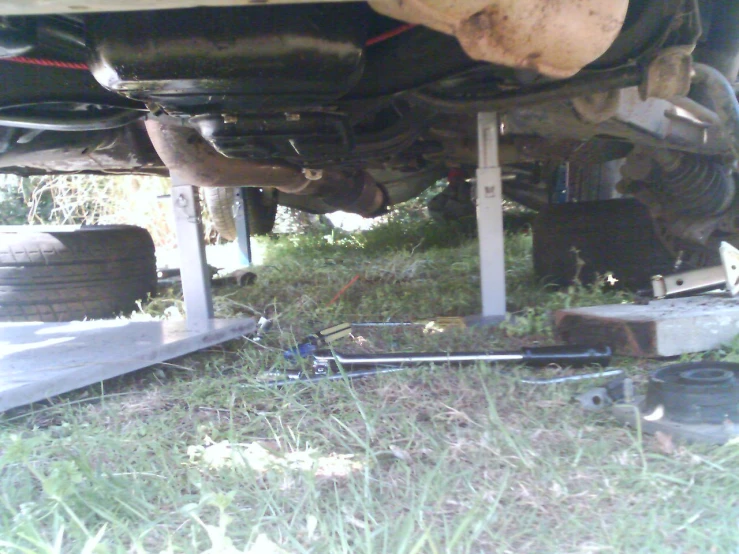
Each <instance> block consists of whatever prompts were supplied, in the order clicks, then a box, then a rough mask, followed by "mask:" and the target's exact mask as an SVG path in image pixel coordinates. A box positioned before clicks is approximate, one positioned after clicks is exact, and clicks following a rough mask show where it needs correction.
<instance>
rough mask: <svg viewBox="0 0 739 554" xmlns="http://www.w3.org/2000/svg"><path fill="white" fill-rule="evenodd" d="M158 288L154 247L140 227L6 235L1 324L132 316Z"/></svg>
mask: <svg viewBox="0 0 739 554" xmlns="http://www.w3.org/2000/svg"><path fill="white" fill-rule="evenodd" d="M156 284H157V270H156V256H155V253H154V243H153V241H152V239H151V236H150V235H149V233H148V232H147V231H146V230H145V229H142V228H140V227H134V226H130V225H111V226H108V225H101V226H89V227H80V228H72V230H68V229H60V228H44V227H1V228H0V321H43V322H58V321H76V320H82V319H100V318H106V317H111V316H115V315H118V314H121V313H127V312H128V313H130V312H131V311H133V310H135V309H136V303H137V301H139V300H146V299H147V298H148V297H149V296H151V295H153V294H154V293H155V292H156Z"/></svg>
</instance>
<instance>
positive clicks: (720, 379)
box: [645, 362, 739, 424]
mask: <svg viewBox="0 0 739 554" xmlns="http://www.w3.org/2000/svg"><path fill="white" fill-rule="evenodd" d="M660 409H662V410H664V417H665V418H669V419H670V420H672V421H674V422H677V423H688V424H723V423H725V422H727V421H731V422H737V423H739V364H735V363H729V362H697V363H688V364H675V365H670V366H666V367H663V368H661V369H658V370H657V371H655V372H654V373H652V375H651V376H650V379H649V385H648V387H647V398H646V407H645V411H646V413H652V414H657V413H658V412H659V411H660Z"/></svg>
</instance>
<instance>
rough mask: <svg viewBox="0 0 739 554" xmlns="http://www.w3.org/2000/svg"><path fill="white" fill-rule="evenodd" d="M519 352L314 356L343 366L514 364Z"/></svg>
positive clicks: (318, 359) (521, 355)
mask: <svg viewBox="0 0 739 554" xmlns="http://www.w3.org/2000/svg"><path fill="white" fill-rule="evenodd" d="M523 359H524V356H523V354H522V353H520V352H498V353H491V352H421V353H418V354H365V355H361V354H355V355H346V354H339V353H338V352H337V353H334V354H318V353H317V354H316V355H315V360H316V362H317V363H329V362H331V361H336V362H338V363H340V364H345V365H362V364H406V363H409V364H413V363H416V364H423V363H435V362H440V363H443V362H477V361H480V362H515V361H520V360H523Z"/></svg>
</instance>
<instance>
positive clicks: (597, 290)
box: [0, 221, 739, 554]
mask: <svg viewBox="0 0 739 554" xmlns="http://www.w3.org/2000/svg"><path fill="white" fill-rule="evenodd" d="M530 251H531V240H530V236H528V235H527V234H525V233H523V234H515V235H511V236H509V237H508V240H507V263H508V273H507V277H508V283H509V300H510V309H511V317H510V319H509V321H507V322H506V324H505V325H503V326H501V327H500V328H496V329H480V328H477V329H462V330H460V329H450V330H447V331H446V332H443V333H423V332H422V331H421V330H420V329H417V328H401V329H393V330H388V329H384V330H383V329H376V330H366V331H365V330H362V332H360V333H356V334H355V335H353V337H351V338H349V339H346V340H345V341H344V342H343V343H341V344H340V346H339V347H340V349H341V350H342V351H355V352H373V351H383V350H389V349H392V350H396V351H402V350H405V351H411V350H451V349H455V350H466V349H483V348H487V349H490V348H518V347H520V346H521V345H522V344H527V345H529V344H535V343H541V344H547V343H551V342H552V341H553V338H552V335H551V320H550V317H549V316H550V313H551V310H552V309H554V308H557V307H560V306H565V305H583V304H596V303H602V302H624V301H629V297H628V295H626V294H625V293H621V292H618V291H613V290H610V289H608V288H606V285H605V284H604V283H600V284H599V285H597V286H594V287H583V286H573V287H570V288H569V289H565V290H559V291H555V290H552V289H547V288H546V287H544V286H542V285H541V284H540V283H537V282H536V281H535V279H534V278H533V276H532V274H531V259H530ZM268 254H269V258H268V260H267V262H266V263H265V265H264V266H262V267H259V268H257V269H256V270H255V271H256V273H257V275H258V278H257V281H256V283H255V284H254V285H253V286H250V287H245V288H235V287H233V288H225V289H220V290H219V296H218V298H217V309H218V312H219V314H220V315H221V316H228V317H233V316H239V315H243V314H244V313H267V312H268V313H270V314H272V315H273V316H274V318H275V322H276V325H275V329H274V330H273V331H272V332H271V333H270V334H268V335H267V336H266V337H265V338H264V340H263V341H262V342H260V343H254V342H253V341H250V340H247V339H244V340H239V341H232V342H230V343H228V344H225V345H223V346H222V347H219V348H215V349H211V350H208V351H205V352H201V353H198V354H194V355H192V356H188V357H186V358H183V359H179V360H175V361H173V362H172V363H168V364H160V365H158V366H155V367H153V368H150V369H146V370H142V371H139V372H136V373H133V374H129V375H127V376H124V377H121V378H119V379H115V380H111V381H107V382H105V383H103V384H100V385H99V386H95V387H89V388H87V389H84V390H82V391H76V392H73V393H70V394H68V395H65V396H63V397H59V398H55V399H51V400H50V401H49V402H48V403H46V404H37V405H34V406H30V407H27V408H23V409H20V410H15V411H13V412H10V413H6V414H5V415H4V416H2V420H1V421H0V551H2V552H13V553H15V552H27V553H34V554H36V553H45V552H49V553H51V552H64V553H67V552H72V553H77V552H89V553H92V552H106V553H113V552H116V553H117V552H121V553H124V552H125V553H130V552H136V553H138V552H146V553H160V552H163V553H170V552H196V553H205V552H208V553H211V554H222V553H223V554H235V553H237V552H248V553H250V554H257V553H260V554H261V553H283V552H289V553H293V552H295V553H297V552H317V553H318V552H320V553H323V552H352V553H354V552H357V553H370V552H372V553H376V552H392V553H426V552H429V553H436V552H438V553H442V552H455V553H456V552H511V553H521V552H526V553H528V552H537V553H539V552H542V553H548V552H551V553H560V552H562V553H565V552H567V553H569V552H572V553H596V552H597V553H600V552H626V553H633V552H650V553H651V552H684V553H691V552H694V553H703V552H717V553H723V552H737V551H738V550H739V531H738V528H737V525H738V524H739V509H738V508H737V506H736V502H735V500H734V499H735V498H736V497H739V471H738V470H739V449H737V445H736V444H728V445H726V446H723V447H715V448H708V447H704V446H697V445H692V446H687V445H682V444H673V443H671V442H670V441H668V440H666V439H665V438H664V437H663V438H662V439H661V440H657V439H655V438H654V437H650V436H640V434H639V433H638V432H637V431H635V430H632V429H629V428H625V427H623V426H621V425H619V424H618V423H616V422H615V421H613V420H612V419H611V418H609V417H608V415H607V414H603V413H596V414H584V413H582V411H581V410H580V409H579V408H578V406H577V405H575V404H573V403H571V401H570V399H571V397H572V395H573V394H575V393H577V392H578V391H581V390H586V389H587V388H589V387H591V386H593V384H588V383H584V384H579V385H557V386H547V387H533V386H530V385H524V384H522V383H520V382H519V378H520V377H521V376H522V375H527V374H530V373H531V370H528V369H525V368H522V367H516V366H510V365H509V366H500V367H497V368H495V367H488V366H483V365H481V366H471V367H469V366H468V367H465V368H457V367H447V366H438V367H436V368H434V369H433V370H431V368H421V369H417V370H412V371H407V372H403V373H400V374H388V375H381V376H379V377H378V378H372V379H366V380H362V381H354V382H343V381H338V382H322V383H316V384H311V385H297V386H292V387H285V388H282V389H273V388H268V387H266V386H265V385H264V383H263V381H262V380H261V379H260V375H261V374H263V373H264V372H266V371H275V372H279V371H281V370H283V369H286V368H287V367H288V364H287V363H286V362H285V361H284V359H283V356H282V352H281V351H282V350H283V349H285V348H288V347H290V346H292V345H294V344H295V342H296V341H297V340H299V339H300V338H301V337H303V336H304V335H306V334H308V333H309V332H312V331H315V330H317V329H319V328H322V327H324V326H328V325H330V324H333V323H338V322H342V321H361V320H365V321H371V320H384V319H391V320H417V319H424V318H431V317H433V316H441V315H465V314H471V313H476V312H478V311H479V309H480V306H479V299H478V289H479V284H478V283H477V281H476V276H477V245H476V243H475V241H473V240H470V239H468V238H465V237H464V236H463V235H462V234H460V233H457V232H456V231H455V230H454V229H451V228H448V227H440V226H432V225H429V224H427V223H423V222H422V223H417V224H415V225H410V226H404V227H402V226H400V225H397V224H395V223H393V222H392V221H390V223H388V224H387V225H386V226H382V227H378V228H377V229H374V230H371V231H369V232H367V233H366V234H364V235H357V236H349V235H344V234H341V233H338V232H335V233H334V235H332V236H330V237H329V238H328V239H326V238H325V237H322V236H315V235H301V236H296V237H283V238H281V239H280V240H278V241H276V242H273V243H271V244H270V245H269V250H268ZM355 275H359V276H360V279H359V280H357V282H356V283H355V284H354V285H352V286H351V287H350V288H348V289H347V290H346V292H345V293H344V294H343V295H342V296H341V298H340V299H339V300H338V301H337V302H335V303H334V304H331V305H329V301H330V300H331V299H332V298H333V297H334V295H335V294H336V293H337V291H339V290H340V289H341V288H342V287H343V286H344V285H345V284H346V283H348V282H349V281H350V280H351V279H352V278H353V277H354V276H355ZM178 302H179V301H178V299H177V296H176V291H173V292H172V293H170V295H165V296H164V297H162V298H161V299H158V300H157V301H155V302H153V303H152V304H151V305H150V306H149V307H148V308H147V310H148V311H149V312H150V313H152V314H155V315H156V314H162V313H163V312H164V310H165V309H166V308H168V307H169V306H171V305H172V304H175V305H178ZM717 355H719V356H721V357H726V358H729V357H731V356H736V351H735V347H734V346H732V345H729V346H727V347H726V349H724V351H722V352H721V353H719V354H717ZM618 363H619V364H620V365H622V366H623V367H624V368H625V369H626V370H627V371H628V372H629V373H630V374H632V375H634V376H637V377H638V376H640V375H643V374H644V371H645V368H646V367H647V364H646V363H644V361H640V360H627V359H623V360H618ZM560 371H566V370H560Z"/></svg>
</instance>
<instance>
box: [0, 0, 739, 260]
mask: <svg viewBox="0 0 739 554" xmlns="http://www.w3.org/2000/svg"><path fill="white" fill-rule="evenodd" d="M216 3H221V2H216ZM222 3H224V4H237V3H239V2H228V1H224V2H222ZM44 6H48V3H46V4H44ZM154 7H162V8H184V7H188V8H189V4H188V3H187V2H179V1H174V2H159V3H155V5H154ZM78 8H79V7H78ZM136 8H138V9H139V10H140V11H138V10H137V9H136ZM116 9H122V8H121V7H120V6H115V5H114V4H112V3H111V2H106V1H99V2H97V3H93V5H90V6H87V7H86V9H85V10H82V11H85V12H91V13H69V12H70V10H71V8H67V6H66V5H65V4H64V3H59V5H58V8H54V9H53V10H51V9H50V8H48V7H43V6H42V3H38V4H37V3H36V2H33V1H32V2H13V1H10V2H5V3H2V4H0V10H2V13H3V14H4V17H3V18H2V27H1V28H0V56H1V57H0V75H2V82H3V84H4V86H3V89H2V91H1V92H0V168H1V170H2V171H3V172H6V173H15V174H19V175H39V174H48V173H94V174H121V173H141V174H154V175H176V176H178V178H179V179H180V180H181V181H182V182H187V183H190V184H193V185H197V186H201V187H243V186H248V187H255V188H257V189H263V190H264V189H270V190H276V191H277V192H276V201H277V202H278V203H279V204H281V205H285V206H289V207H294V208H298V209H302V210H306V211H309V212H313V213H326V212H331V211H335V210H339V209H341V210H345V211H351V212H355V213H359V214H362V215H365V216H375V215H379V214H382V213H384V212H385V211H386V210H387V208H388V207H389V206H392V205H394V204H397V203H400V202H403V201H405V200H408V199H410V198H413V197H415V196H417V195H418V194H420V193H421V192H422V191H423V190H425V189H426V188H427V187H429V186H430V185H432V184H433V183H434V182H435V181H437V180H438V179H440V178H443V177H446V176H447V175H449V173H450V171H453V172H454V174H455V175H457V176H458V175H460V174H461V175H467V176H470V177H471V176H472V174H473V169H474V167H475V166H476V164H477V159H476V158H477V136H476V132H477V126H476V115H477V113H478V112H482V111H496V112H499V113H500V115H501V142H500V159H501V164H502V166H503V172H504V181H505V186H506V194H508V195H509V196H510V197H511V198H513V199H517V200H519V201H521V202H523V203H524V204H527V205H532V206H536V205H537V204H540V203H542V202H547V201H548V199H549V198H550V196H551V195H552V187H553V183H554V181H556V179H555V178H554V177H553V176H554V175H556V174H557V171H558V170H559V169H560V168H562V167H563V166H564V167H566V168H567V171H568V174H571V175H575V174H576V173H577V172H579V171H583V168H588V167H593V166H601V165H603V164H607V163H611V162H614V161H616V160H620V161H619V165H620V166H621V169H620V172H619V173H618V177H617V178H616V179H614V181H613V183H612V184H613V186H614V187H613V188H614V189H617V190H618V191H619V192H620V193H623V194H628V195H632V196H634V197H636V198H638V199H639V200H640V201H641V202H643V203H644V204H646V205H647V206H648V207H649V209H650V212H651V214H652V216H653V218H654V220H655V225H656V228H657V229H658V230H659V233H660V236H661V237H662V238H663V240H664V242H665V244H666V245H667V246H668V247H669V248H672V249H674V250H675V255H676V256H677V255H685V256H691V255H692V256H693V257H695V258H696V259H699V258H700V257H701V256H703V255H705V253H707V252H712V251H714V250H715V247H716V246H717V244H718V241H720V240H726V239H727V238H730V237H732V236H734V235H739V199H737V195H736V192H735V189H736V183H735V167H736V161H737V159H739V104H738V103H737V99H736V93H735V90H734V83H735V81H736V77H737V72H738V70H739V5H737V4H736V3H734V2H731V1H720V0H715V1H709V0H702V1H683V0H631V1H628V0H610V1H605V0H587V1H584V2H563V3H554V2H545V1H543V0H525V1H518V2H515V1H497V2H496V1H492V0H485V1H484V2H482V3H480V4H475V3H473V2H468V3H466V4H464V5H463V6H447V5H442V4H439V5H437V4H433V3H430V2H418V1H416V2H410V3H409V2H400V1H397V2H393V1H385V0H383V1H373V2H370V3H369V4H366V3H343V2H340V3H330V4H280V5H261V6H233V5H230V6H219V7H207V8H189V9H157V10H150V9H147V10H143V9H142V8H141V7H139V6H137V5H136V3H131V4H130V5H128V6H126V9H129V10H130V11H124V12H116V11H113V10H116ZM45 11H53V13H44V12H45ZM77 11H78V12H79V11H80V10H79V9H78V10H77ZM586 173H587V172H586ZM567 185H568V186H569V188H570V190H574V188H577V187H587V186H591V185H592V186H595V185H597V183H595V184H593V183H591V184H588V183H584V182H577V179H570V180H569V181H568V183H567ZM575 199H577V198H575ZM686 245H688V246H687V247H686ZM686 248H687V250H689V251H690V252H688V253H687V254H686V253H685V250H686ZM678 250H679V251H680V253H678V252H677V251H678ZM697 263H698V262H697Z"/></svg>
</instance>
